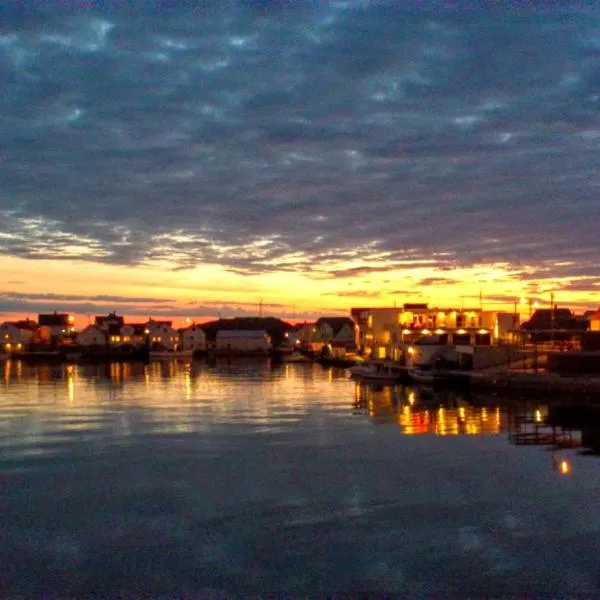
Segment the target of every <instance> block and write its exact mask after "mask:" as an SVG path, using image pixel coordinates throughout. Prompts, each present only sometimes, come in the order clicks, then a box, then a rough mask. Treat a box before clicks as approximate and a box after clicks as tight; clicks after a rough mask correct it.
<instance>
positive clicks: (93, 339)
mask: <svg viewBox="0 0 600 600" xmlns="http://www.w3.org/2000/svg"><path fill="white" fill-rule="evenodd" d="M75 340H76V342H77V344H78V345H80V346H86V347H88V346H105V345H106V332H105V331H103V330H102V329H101V328H100V327H98V326H97V325H88V326H87V327H84V328H83V329H82V330H81V331H80V332H79V333H78V334H77V335H76V338H75Z"/></svg>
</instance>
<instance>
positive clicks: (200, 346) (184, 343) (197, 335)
mask: <svg viewBox="0 0 600 600" xmlns="http://www.w3.org/2000/svg"><path fill="white" fill-rule="evenodd" d="M179 334H180V336H181V349H182V350H198V351H204V350H206V334H205V333H204V330H203V329H202V328H201V327H200V326H199V325H196V324H194V325H191V326H190V327H187V328H185V329H181V330H180V331H179Z"/></svg>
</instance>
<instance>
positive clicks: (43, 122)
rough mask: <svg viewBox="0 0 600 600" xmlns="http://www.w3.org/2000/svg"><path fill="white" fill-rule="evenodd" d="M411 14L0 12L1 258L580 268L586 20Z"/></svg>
mask: <svg viewBox="0 0 600 600" xmlns="http://www.w3.org/2000/svg"><path fill="white" fill-rule="evenodd" d="M433 4H435V6H436V8H435V10H431V9H430V10H425V9H422V8H419V7H420V6H421V3H410V4H405V3H390V2H377V1H372V2H362V1H360V2H359V1H358V0H356V1H355V2H354V1H348V2H343V3H342V2H331V3H300V2H297V3H293V2H267V3H265V2H242V1H235V0H231V1H229V2H226V3H214V4H211V3H200V4H199V5H198V7H197V8H195V9H194V10H189V9H188V8H184V7H183V6H182V7H181V8H177V7H176V6H175V4H173V5H169V6H168V7H163V4H162V3H161V4H160V6H161V7H163V8H164V10H162V9H161V10H158V9H157V6H158V3H157V2H149V3H137V2H135V3H127V5H126V6H124V5H123V3H119V2H107V3H100V2H90V3H85V6H86V7H87V8H84V7H83V5H82V3H74V2H72V3H69V2H66V3H61V6H60V7H57V8H56V9H55V8H53V9H52V10H50V9H48V8H46V7H45V6H44V5H42V4H39V3H38V4H36V5H35V6H34V5H31V6H26V7H23V5H22V3H14V2H9V3H5V5H4V6H3V7H2V12H1V13H0V17H1V18H0V22H1V25H0V47H1V50H2V52H1V57H2V58H1V59H0V77H2V81H3V82H4V89H3V97H2V99H1V100H0V113H1V115H2V119H3V128H2V133H1V134H0V135H1V138H2V139H1V141H2V161H1V163H0V175H1V177H2V182H3V186H2V189H1V190H0V211H1V213H0V222H1V223H2V225H1V229H0V253H1V254H2V255H4V256H16V257H25V258H29V259H42V258H54V259H57V260H90V259H93V260H96V261H101V262H105V263H111V264H118V265H139V264H152V263H156V262H157V261H168V262H169V263H170V264H171V266H172V268H173V269H187V268H191V267H193V266H195V265H197V264H201V263H211V264H219V265H223V266H225V267H226V268H228V269H230V270H231V271H233V272H236V273H241V274H249V273H262V272H273V271H280V270H283V271H300V272H309V273H311V276H314V277H315V278H319V277H325V278H327V277H352V276H358V275H363V274H368V273H375V272H381V271H385V270H388V269H389V270H393V269H395V268H402V266H403V264H405V263H404V260H406V257H409V258H410V259H412V260H418V259H422V260H430V261H431V262H432V263H434V264H437V265H439V266H440V268H444V269H451V268H453V266H461V265H462V266H464V265H469V264H483V263H494V262H499V261H504V262H507V263H508V264H513V265H517V264H519V263H528V264H536V263H539V262H541V261H549V262H563V263H566V262H573V263H574V264H573V265H572V266H570V267H566V266H565V267H564V268H562V269H561V271H562V272H564V273H565V274H569V273H573V272H575V271H576V270H579V271H585V270H586V269H588V268H590V269H591V268H595V263H596V255H597V227H596V225H595V224H596V223H597V222H598V219H599V217H600V203H598V201H597V192H598V186H600V178H599V176H598V173H599V172H600V169H599V168H598V167H599V164H598V163H599V162H600V158H598V153H597V144H598V140H599V139H600V128H599V126H598V124H597V122H596V121H597V119H596V116H597V112H598V107H599V105H600V98H599V96H598V93H597V90H598V84H599V83H600V82H599V79H598V71H597V61H598V57H599V56H600V44H599V43H598V40H599V39H600V9H595V8H588V9H587V10H585V11H583V10H575V9H573V10H570V11H567V13H565V10H563V9H562V8H561V10H558V8H559V5H558V3H556V2H555V3H552V4H546V5H545V6H546V10H544V11H534V10H528V9H523V10H518V11H516V10H514V7H513V9H511V7H510V6H507V7H506V8H505V9H497V10H494V11H491V10H469V9H472V8H473V3H469V2H464V3H462V2H458V3H455V6H456V9H448V8H445V5H446V3H442V2H439V3H432V5H433ZM465 7H466V8H465ZM463 8H464V10H463ZM565 14H568V18H565ZM549 49H551V52H549ZM374 242H375V243H376V247H377V250H378V251H379V252H381V253H388V259H387V262H386V264H385V266H383V267H376V266H371V265H364V266H360V267H349V268H347V269H346V268H339V267H335V266H333V265H332V266H331V268H324V269H316V268H315V265H320V264H325V265H327V264H328V261H331V260H332V257H335V256H336V255H339V256H344V255H347V254H348V253H350V254H351V253H352V252H354V251H355V250H356V249H357V248H366V247H369V245H370V244H373V243H374ZM441 256H445V257H447V258H446V259H444V260H442V259H441Z"/></svg>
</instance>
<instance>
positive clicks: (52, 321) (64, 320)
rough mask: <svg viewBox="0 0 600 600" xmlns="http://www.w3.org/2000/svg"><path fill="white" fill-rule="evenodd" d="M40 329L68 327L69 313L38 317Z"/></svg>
mask: <svg viewBox="0 0 600 600" xmlns="http://www.w3.org/2000/svg"><path fill="white" fill-rule="evenodd" d="M38 323H39V324H40V327H42V326H46V327H66V326H68V325H69V315H68V314H67V313H51V314H49V315H38Z"/></svg>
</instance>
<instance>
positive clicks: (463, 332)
mask: <svg viewBox="0 0 600 600" xmlns="http://www.w3.org/2000/svg"><path fill="white" fill-rule="evenodd" d="M456 333H458V335H464V334H465V333H467V332H466V331H465V330H464V329H459V330H458V331H457V332H456Z"/></svg>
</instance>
